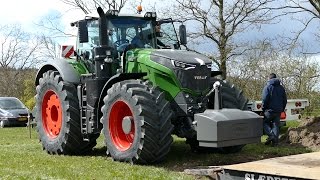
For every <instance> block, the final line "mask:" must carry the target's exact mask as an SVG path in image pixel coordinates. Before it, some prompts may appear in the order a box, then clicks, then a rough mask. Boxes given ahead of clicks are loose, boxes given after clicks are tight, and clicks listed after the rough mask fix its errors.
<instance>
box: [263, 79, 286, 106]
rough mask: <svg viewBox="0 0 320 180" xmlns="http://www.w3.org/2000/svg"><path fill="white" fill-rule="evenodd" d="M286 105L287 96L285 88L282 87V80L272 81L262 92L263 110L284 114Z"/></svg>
mask: <svg viewBox="0 0 320 180" xmlns="http://www.w3.org/2000/svg"><path fill="white" fill-rule="evenodd" d="M286 105H287V95H286V91H285V89H284V88H283V86H282V85H280V80H279V79H276V78H273V79H270V80H269V81H268V82H267V85H266V86H265V87H264V88H263V91H262V110H263V111H270V112H283V111H284V109H285V107H286Z"/></svg>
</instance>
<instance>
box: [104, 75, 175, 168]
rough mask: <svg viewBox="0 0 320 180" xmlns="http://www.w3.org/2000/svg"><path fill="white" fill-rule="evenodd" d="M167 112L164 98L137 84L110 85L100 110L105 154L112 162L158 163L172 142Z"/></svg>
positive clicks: (158, 93)
mask: <svg viewBox="0 0 320 180" xmlns="http://www.w3.org/2000/svg"><path fill="white" fill-rule="evenodd" d="M168 109H169V103H166V100H165V99H164V95H163V94H161V93H160V92H159V90H158V89H156V88H150V87H149V86H148V84H147V83H145V82H143V81H141V80H126V81H122V82H118V83H116V84H114V85H113V86H112V87H111V88H110V89H109V90H108V94H107V96H106V97H105V98H104V106H103V107H102V108H101V111H102V113H103V117H102V119H101V122H102V124H103V134H104V136H105V143H106V146H107V154H109V155H110V156H111V157H112V158H113V159H114V160H116V161H126V162H132V163H135V162H137V163H143V164H146V163H155V162H159V161H162V160H163V159H164V157H165V156H166V155H167V153H168V152H169V150H170V146H171V143H172V142H173V139H172V137H171V132H172V129H173V126H172V124H171V116H172V114H168V112H170V111H166V110H168ZM163 115H167V117H166V118H164V117H163Z"/></svg>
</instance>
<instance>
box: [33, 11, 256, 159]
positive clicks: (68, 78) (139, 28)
mask: <svg viewBox="0 0 320 180" xmlns="http://www.w3.org/2000/svg"><path fill="white" fill-rule="evenodd" d="M97 11H98V14H99V17H86V18H85V19H83V20H80V21H77V22H74V23H71V25H72V26H76V27H77V28H78V38H77V45H76V54H77V55H76V57H75V58H74V59H72V58H61V59H56V60H54V61H49V62H46V64H44V65H43V66H42V67H41V68H40V69H39V71H38V74H37V76H36V80H35V84H36V91H37V94H36V96H35V98H36V107H35V113H36V114H35V118H36V122H37V131H38V134H39V139H40V141H41V143H42V146H43V149H44V150H45V151H47V152H48V153H50V154H84V153H86V152H89V151H91V150H92V148H93V147H94V146H95V145H96V139H97V138H98V137H99V135H100V133H103V135H104V137H105V145H106V147H107V154H108V155H110V156H111V157H112V158H113V159H114V160H116V161H125V162H134V163H156V162H159V161H162V160H163V159H164V158H165V156H166V155H167V154H168V152H169V151H170V146H171V144H172V142H173V138H172V134H175V135H177V136H179V137H183V138H186V142H187V143H188V144H190V146H191V149H192V150H194V151H198V150H203V149H219V150H221V151H222V152H237V151H239V150H241V148H242V147H243V146H244V145H245V144H249V143H256V142H260V136H261V135H262V119H261V118H260V116H258V115H256V114H255V113H253V112H249V111H244V110H246V109H247V99H246V98H245V97H244V96H243V94H242V92H241V91H239V90H238V89H237V88H235V87H234V86H233V85H230V84H229V83H227V82H225V81H222V80H219V79H217V78H215V76H217V75H219V74H221V73H220V72H218V71H212V70H211V66H212V61H211V60H210V59H208V58H207V57H205V56H203V55H200V54H197V53H194V52H190V51H186V50H181V45H184V44H186V43H187V42H186V39H187V38H186V28H185V26H184V25H180V27H179V33H177V32H176V31H175V28H174V25H175V24H176V23H174V21H173V20H171V19H164V20H158V21H157V20H156V13H154V12H147V13H145V15H140V14H136V15H119V14H118V11H116V10H108V11H107V12H106V13H105V12H104V11H103V10H102V9H101V8H100V7H99V8H98V9H97ZM159 24H161V25H162V27H163V29H162V30H163V32H157V31H156V28H155V27H156V26H157V25H159ZM177 34H179V35H177ZM178 36H179V39H178V38H177V37H178ZM159 41H162V43H163V42H164V44H167V46H165V47H164V48H163V49H161V48H159V45H160V43H159Z"/></svg>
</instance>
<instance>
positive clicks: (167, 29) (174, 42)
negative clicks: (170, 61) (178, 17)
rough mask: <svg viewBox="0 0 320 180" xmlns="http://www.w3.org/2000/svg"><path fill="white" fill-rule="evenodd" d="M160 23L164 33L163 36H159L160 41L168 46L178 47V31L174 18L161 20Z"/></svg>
mask: <svg viewBox="0 0 320 180" xmlns="http://www.w3.org/2000/svg"><path fill="white" fill-rule="evenodd" d="M159 24H160V32H161V33H162V36H161V37H157V38H158V42H159V41H160V42H162V43H163V44H165V45H166V46H170V47H171V48H174V49H178V48H179V41H178V39H177V33H176V32H177V31H176V29H175V26H174V24H173V21H172V19H163V20H160V21H159Z"/></svg>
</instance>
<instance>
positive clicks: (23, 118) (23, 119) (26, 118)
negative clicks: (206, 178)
mask: <svg viewBox="0 0 320 180" xmlns="http://www.w3.org/2000/svg"><path fill="white" fill-rule="evenodd" d="M18 120H19V121H26V120H28V117H19V118H18Z"/></svg>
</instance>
